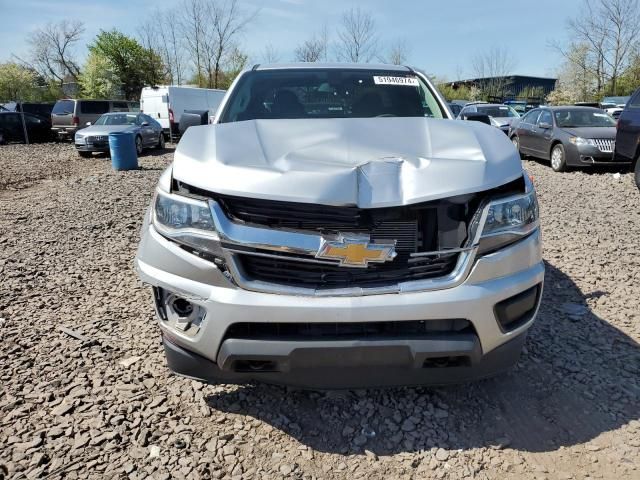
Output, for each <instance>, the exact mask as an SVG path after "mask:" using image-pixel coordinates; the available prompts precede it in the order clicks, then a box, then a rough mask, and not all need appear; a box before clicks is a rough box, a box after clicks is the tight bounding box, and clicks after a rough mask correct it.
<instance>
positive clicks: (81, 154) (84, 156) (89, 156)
mask: <svg viewBox="0 0 640 480" xmlns="http://www.w3.org/2000/svg"><path fill="white" fill-rule="evenodd" d="M78 155H80V156H81V157H82V158H91V157H92V155H91V152H78Z"/></svg>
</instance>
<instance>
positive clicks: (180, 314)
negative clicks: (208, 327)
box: [153, 287, 206, 336]
mask: <svg viewBox="0 0 640 480" xmlns="http://www.w3.org/2000/svg"><path fill="white" fill-rule="evenodd" d="M153 291H154V299H155V302H156V310H157V312H158V316H159V317H160V319H161V320H162V322H163V323H164V324H165V325H167V326H169V327H171V328H174V329H175V330H179V331H180V332H183V333H185V334H186V335H189V336H193V335H195V334H196V333H198V331H199V330H200V327H201V326H202V322H203V321H204V318H205V315H206V310H205V309H204V308H202V307H201V306H200V305H198V304H197V303H194V302H192V301H191V300H188V299H186V298H184V297H181V296H180V295H178V294H175V293H171V292H168V291H166V290H164V289H162V288H157V287H156V288H154V289H153Z"/></svg>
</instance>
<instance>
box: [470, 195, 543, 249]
mask: <svg viewBox="0 0 640 480" xmlns="http://www.w3.org/2000/svg"><path fill="white" fill-rule="evenodd" d="M538 225H539V220H538V199H537V198H536V192H535V190H533V189H532V190H531V191H530V192H528V193H526V194H524V195H518V196H516V197H509V198H505V199H500V200H494V201H492V202H491V203H490V204H489V208H488V212H487V217H486V220H485V223H484V227H483V229H482V235H481V236H480V244H479V250H478V253H487V252H491V251H494V250H497V249H499V248H502V247H504V246H506V245H509V244H510V243H513V242H516V241H518V240H520V239H521V238H523V237H525V236H527V235H529V234H530V233H531V232H532V231H534V230H535V229H536V228H537V227H538Z"/></svg>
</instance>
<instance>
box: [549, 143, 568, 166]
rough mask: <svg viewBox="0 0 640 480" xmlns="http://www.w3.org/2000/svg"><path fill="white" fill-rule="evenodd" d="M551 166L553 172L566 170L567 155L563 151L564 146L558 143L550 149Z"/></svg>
mask: <svg viewBox="0 0 640 480" xmlns="http://www.w3.org/2000/svg"><path fill="white" fill-rule="evenodd" d="M551 168H552V169H553V171H554V172H565V171H566V170H567V157H566V155H565V153H564V146H563V145H562V144H561V143H558V144H556V145H554V146H553V148H552V149H551Z"/></svg>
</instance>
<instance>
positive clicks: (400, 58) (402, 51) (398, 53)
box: [386, 38, 409, 65]
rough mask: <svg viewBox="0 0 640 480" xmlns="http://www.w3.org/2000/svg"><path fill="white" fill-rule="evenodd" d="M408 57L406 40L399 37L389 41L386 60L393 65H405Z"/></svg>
mask: <svg viewBox="0 0 640 480" xmlns="http://www.w3.org/2000/svg"><path fill="white" fill-rule="evenodd" d="M408 57H409V46H408V45H407V41H406V40H405V39H403V38H399V39H397V40H395V41H394V42H392V43H391V46H390V47H389V53H388V55H387V59H386V62H387V63H391V64H393V65H405V64H406V63H407V60H408Z"/></svg>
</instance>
